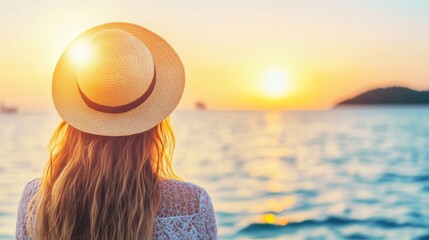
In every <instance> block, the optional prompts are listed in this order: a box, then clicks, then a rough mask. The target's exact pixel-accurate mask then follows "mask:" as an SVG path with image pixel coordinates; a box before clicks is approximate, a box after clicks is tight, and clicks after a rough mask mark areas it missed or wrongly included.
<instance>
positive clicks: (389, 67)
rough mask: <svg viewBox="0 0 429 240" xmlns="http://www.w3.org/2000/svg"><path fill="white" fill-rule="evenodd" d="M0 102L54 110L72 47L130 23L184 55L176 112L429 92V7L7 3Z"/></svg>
mask: <svg viewBox="0 0 429 240" xmlns="http://www.w3.org/2000/svg"><path fill="white" fill-rule="evenodd" d="M0 11H1V14H0V32H1V37H0V97H1V98H2V99H3V101H4V102H5V103H6V104H7V105H16V106H19V107H20V108H21V109H23V110H24V111H54V107H53V103H52V100H51V78H52V73H53V70H54V68H55V64H56V62H57V60H58V58H59V56H60V55H61V53H62V51H63V50H64V49H65V47H66V46H67V45H68V44H69V43H70V42H71V41H72V40H73V39H74V38H75V37H76V36H77V35H79V34H80V33H81V32H83V31H85V30H87V29H89V28H91V27H93V26H96V25H100V24H103V23H107V22H115V21H120V22H131V23H135V24H138V25H141V26H144V27H146V28H148V29H150V30H152V31H153V32H155V33H157V34H158V35H160V36H162V37H163V38H164V39H166V40H167V41H168V42H169V43H170V44H171V45H172V46H173V47H174V49H175V50H176V52H177V53H178V54H179V56H180V57H181V59H182V61H183V63H184V66H185V70H186V87H185V92H184V95H183V98H182V101H181V102H180V104H179V109H192V108H194V104H195V102H196V101H203V102H205V103H206V105H207V107H208V108H209V109H219V110H222V109H225V110H237V109H239V110H242V109H244V110H254V109H292V110H296V109H305V110H307V109H315V110H320V109H329V108H331V107H332V106H333V105H334V104H335V103H336V102H338V101H341V100H344V99H346V98H349V97H352V96H354V95H356V94H358V93H361V92H362V91H365V90H368V89H372V88H376V87H387V86H406V87H410V88H414V89H417V90H426V89H429V70H428V69H429V68H428V63H429V31H428V29H429V14H427V13H428V12H429V1H422V0H420V1H418V0H414V1H410V0H403V1H398V0H377V1H373V0H366V1H365V0H359V1H352V0H324V1H322V0H313V1H309V0H300V1H286V0H247V1H244V0H243V1H239V0H156V1H155V0H153V1H146V0H121V1H94V0H92V1H90V0H74V1H68V2H67V1H57V0H38V1H33V0H13V1H9V0H0Z"/></svg>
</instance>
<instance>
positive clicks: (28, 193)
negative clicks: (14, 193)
mask: <svg viewBox="0 0 429 240" xmlns="http://www.w3.org/2000/svg"><path fill="white" fill-rule="evenodd" d="M40 181H41V180H40V178H35V179H33V180H31V181H29V182H28V183H27V184H26V185H25V187H24V191H23V192H22V198H23V199H27V198H31V197H32V196H33V195H34V194H36V192H37V191H39V188H40Z"/></svg>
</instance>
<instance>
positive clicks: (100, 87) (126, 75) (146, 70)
mask: <svg viewBox="0 0 429 240" xmlns="http://www.w3.org/2000/svg"><path fill="white" fill-rule="evenodd" d="M88 51H89V52H88V55H89V57H88V61H86V62H85V63H77V64H76V77H77V83H78V86H79V88H80V90H81V91H82V93H83V94H84V95H85V96H86V97H87V98H88V99H89V100H91V101H92V102H94V103H96V104H100V105H103V106H109V107H117V106H122V105H126V104H129V103H131V102H133V101H135V100H136V99H138V98H140V97H141V96H142V95H143V94H144V93H145V92H146V91H147V89H148V88H149V86H150V84H151V82H152V80H153V78H154V63H153V59H152V56H151V53H150V51H149V49H148V48H147V47H146V46H145V45H144V44H143V42H142V41H141V40H139V39H138V38H136V37H135V36H133V35H132V34H130V33H128V32H126V31H123V30H119V29H107V30H102V31H100V32H98V33H97V34H95V35H94V36H92V38H91V39H89V41H88Z"/></svg>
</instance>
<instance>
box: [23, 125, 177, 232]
mask: <svg viewBox="0 0 429 240" xmlns="http://www.w3.org/2000/svg"><path fill="white" fill-rule="evenodd" d="M174 146H175V139H174V134H173V131H172V128H171V125H170V121H169V118H166V119H165V120H164V121H162V122H161V123H159V124H158V125H157V126H155V127H153V128H152V129H150V130H148V131H146V132H143V133H140V134H135V135H131V136H119V137H108V136H98V135H92V134H88V133H85V132H82V131H79V130H77V129H75V128H73V127H72V126H70V125H68V124H67V123H65V122H61V123H60V125H59V126H58V128H57V129H56V131H55V133H54V136H53V137H52V140H51V142H50V159H49V162H48V165H47V167H46V170H45V173H44V176H43V177H42V179H41V187H40V189H39V191H38V193H37V194H36V195H35V196H34V197H33V199H32V201H31V203H30V204H29V208H28V212H29V219H28V224H27V230H28V231H29V232H30V234H31V236H32V237H34V238H37V239H41V240H42V239H130V240H132V239H142V238H143V239H151V238H152V228H153V224H154V219H155V215H156V212H157V210H158V207H159V202H160V190H159V182H160V181H161V180H162V179H163V178H177V177H176V176H175V175H174V173H173V171H172V167H171V157H172V154H173V151H174ZM31 219H33V220H35V226H31V221H30V220H31Z"/></svg>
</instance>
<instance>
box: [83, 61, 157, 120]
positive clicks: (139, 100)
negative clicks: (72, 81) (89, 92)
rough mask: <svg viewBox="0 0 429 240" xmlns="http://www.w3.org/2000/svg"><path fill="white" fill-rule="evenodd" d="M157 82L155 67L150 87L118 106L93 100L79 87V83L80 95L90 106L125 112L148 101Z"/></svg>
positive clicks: (95, 108)
mask: <svg viewBox="0 0 429 240" xmlns="http://www.w3.org/2000/svg"><path fill="white" fill-rule="evenodd" d="M155 82H156V71H155V69H154V71H153V78H152V81H151V83H150V85H149V88H148V89H147V90H146V91H145V92H144V93H143V95H142V96H141V97H139V98H137V99H136V100H134V101H132V102H130V103H127V104H125V105H121V106H116V107H112V106H106V105H101V104H98V103H96V102H93V101H91V99H89V98H88V97H87V96H86V95H85V93H83V92H82V90H81V89H80V87H79V84H78V89H79V93H80V96H81V97H82V99H83V101H84V102H85V104H86V105H87V106H88V107H90V108H92V109H94V110H97V111H99V112H104V113H124V112H128V111H130V110H132V109H134V108H136V107H138V106H140V105H141V104H142V103H143V102H144V101H146V99H148V97H149V96H150V95H151V94H152V92H153V89H154V88H155Z"/></svg>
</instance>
